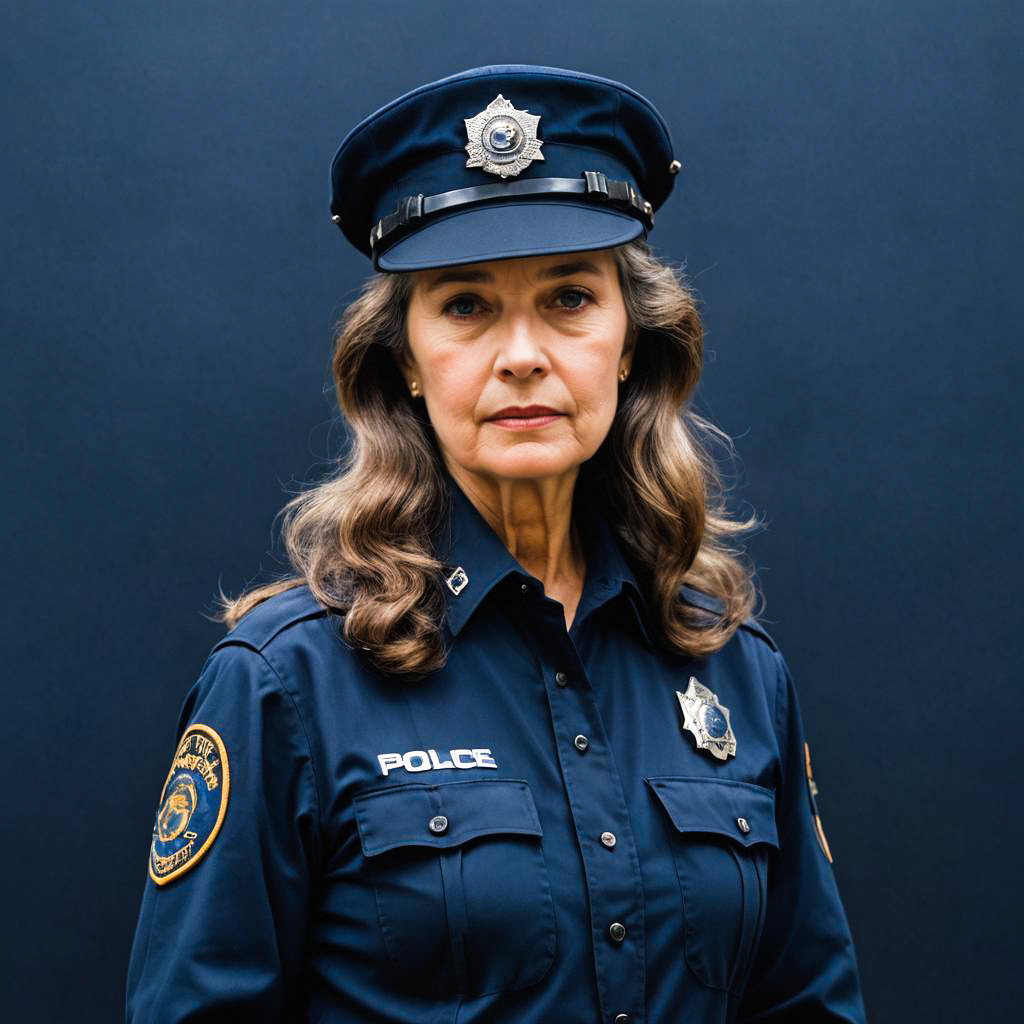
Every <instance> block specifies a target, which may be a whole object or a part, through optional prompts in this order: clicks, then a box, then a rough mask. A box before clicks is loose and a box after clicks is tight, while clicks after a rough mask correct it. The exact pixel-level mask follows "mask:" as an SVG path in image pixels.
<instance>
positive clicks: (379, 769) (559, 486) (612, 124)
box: [127, 65, 864, 1024]
mask: <svg viewBox="0 0 1024 1024" xmlns="http://www.w3.org/2000/svg"><path fill="white" fill-rule="evenodd" d="M679 169H680V163H679V160H678V159H677V158H676V156H675V154H674V152H673V147H672V142H671V138H670V135H669V131H668V128H667V127H666V125H665V122H664V120H663V119H662V117H661V116H660V115H659V113H658V112H657V110H656V109H655V108H654V107H653V106H652V104H651V103H650V102H649V101H648V100H646V99H645V98H644V97H643V96H641V95H639V94H638V93H636V92H635V91H634V90H632V89H630V88H629V87H627V86H625V85H623V84H621V83H619V82H615V81H611V80H608V79H604V78H599V77H595V76H591V75H586V74H581V73H577V72H573V71H565V70H561V69H557V68H547V67H534V66H528V65H499V66H490V67H482V68H475V69H472V70H469V71H465V72H462V73H460V74H456V75H453V76H451V77H448V78H445V79H442V80H441V81H438V82H432V83H429V84H427V85H423V86H421V87H419V88H417V89H414V90H413V91H412V92H410V93H407V94H406V95H404V96H401V97H399V98H398V99H396V100H394V101H393V102H391V103H389V104H387V105H386V106H384V107H382V108H381V109H379V110H378V111H376V112H375V113H374V114H372V115H370V116H369V117H367V118H366V119H365V120H363V121H362V122H360V123H359V124H358V125H356V126H355V127H354V128H353V129H352V130H351V131H350V132H349V133H348V135H347V136H346V137H345V139H344V141H343V142H342V144H341V146H340V148H339V149H338V151H337V153H336V155H335V157H334V160H333V162H332V165H331V188H332V202H331V211H332V215H333V218H334V221H335V223H336V224H337V225H338V227H339V228H340V229H341V231H342V232H343V233H344V235H345V237H346V238H347V239H348V240H349V241H350V242H352V244H353V245H355V246H356V247H357V248H358V249H360V251H362V252H363V253H365V254H366V256H368V257H369V258H370V259H371V260H372V263H373V267H374V269H375V270H377V271H379V273H378V274H375V275H373V276H372V277H371V279H370V281H369V282H368V284H367V286H366V288H365V289H364V291H363V293H362V294H361V295H360V296H359V298H358V299H357V300H356V302H354V303H353V304H352V306H351V307H350V308H349V310H348V311H347V314H346V317H345V318H344V320H343V322H342V324H341V325H340V328H339V334H338V338H337V350H336V355H335V359H334V374H335V381H336V385H337V390H338V396H339V401H340V404H341V407H342V410H343V412H344V413H345V415H346V417H347V419H348V422H349V425H350V428H351V431H352V438H353V449H352V452H351V453H350V455H349V456H348V457H347V459H346V460H345V461H344V462H343V463H342V465H341V466H340V467H339V470H338V473H337V474H336V475H335V476H334V477H332V478H330V479H328V480H327V481H325V482H323V483H322V484H319V485H317V486H316V487H314V488H312V489H311V490H310V491H308V492H306V493H304V494H302V495H299V496H297V497H296V498H293V499H292V501H291V502H290V503H289V507H288V515H287V516H286V520H285V534H284V535H285V539H286V543H287V546H288V550H289V554H290V556H291V559H292V562H293V563H294V568H295V576H294V578H292V579H289V580H285V581H281V582H278V583H276V584H273V585H271V586H269V587H264V588H261V589H259V590H256V591H253V592H250V593H249V594H247V595H243V596H242V597H241V598H239V599H238V600H236V601H233V602H228V604H227V605H226V607H225V611H224V618H225V621H226V622H227V623H228V625H229V626H231V627H232V628H231V629H230V632H228V634H227V635H226V636H225V637H224V638H223V639H222V640H220V641H219V642H218V643H217V644H216V645H215V646H214V648H213V649H212V651H211V652H210V654H209V656H208V658H207V660H206V662H205V664H204V665H203V667H202V670H201V672H200V674H199V677H198V679H197V681H196V682H195V684H194V685H193V686H192V688H191V690H190V691H189V692H188V694H187V696H186V698H185V701H184V704H183V706H182V709H181V715H180V718H179V722H178V728H177V733H176V737H175V743H174V747H173V753H172V758H171V766H170V770H169V772H168V775H167V779H166V782H165V784H164V787H163V790H162V792H161V794H160V799H159V801H158V806H157V810H156V813H155V816H154V822H153V833H152V845H151V851H150V857H149V867H148V878H147V880H146V885H145V891H144V895H143V901H142V910H141V915H140V918H139V923H138V929H137V933H136V937H135V942H134V946H133V949H132V956H131V963H130V966H129V976H128V991H127V1017H128V1020H129V1021H134V1022H138V1024H171V1022H178V1021H186V1020H187V1021H195V1022H198V1021H218V1022H222V1021H234V1020H238V1021H246V1022H263V1021H266V1022H270V1021H283V1020H288V1021H310V1022H312V1021H317V1022H323V1024H342V1022H359V1024H367V1022H380V1024H425V1022H428V1021H429V1022H441V1021H446V1022H453V1021H455V1020H458V1021H460V1022H462V1024H472V1022H488V1024H506V1022H513V1021H514V1022H516V1024H540V1022H553V1021H558V1022H566V1024H598V1022H607V1024H644V1022H647V1024H682V1022H686V1024H696V1022H711V1021H714V1022H716V1024H717V1022H722V1021H751V1022H754V1021H757V1022H759V1024H768V1022H782V1021H785V1022H794V1021H815V1022H818V1021H845V1022H855V1021H863V1020H864V1010H863V1006H862V1001H861V995H860V987H859V982H858V975H857V966H856V961H855V955H854V950H853V945H852V941H851V937H850V932H849V929H848V926H847V921H846V917H845V914H844V911H843V907H842V904H841V902H840V897H839V894H838V892H837V889H836V883H835V879H834V876H833V873H832V867H831V862H832V855H831V852H830V850H829V847H828V843H827V840H826V838H825V834H824V831H823V829H822V827H821V821H820V818H819V816H818V812H817V807H816V788H815V784H814V780H813V776H812V772H811V762H810V752H809V747H808V745H807V741H806V738H805V735H804V729H803V725H802V721H801V716H800V709H799V702H798V699H797V693H796V690H795V688H794V683H793V678H792V676H791V674H790V671H789V669H788V667H787V664H786V662H785V660H784V659H783V656H782V654H781V652H780V651H779V648H778V646H777V644H776V643H775V642H774V640H773V639H772V637H771V636H770V635H769V634H768V633H767V632H766V631H765V630H764V629H763V628H762V626H761V625H760V624H759V623H758V621H757V619H756V618H755V617H754V616H753V614H752V606H753V603H754V594H755V589H754V587H753V584H752V575H753V574H752V571H750V570H747V569H746V568H744V566H745V563H744V562H742V561H741V560H740V557H739V556H738V555H737V554H736V553H735V551H734V550H733V549H730V547H729V546H728V544H727V541H728V539H729V537H730V536H731V535H733V534H734V533H736V532H738V531H739V530H740V529H741V528H742V526H743V525H744V524H736V523H734V522H733V521H731V520H729V519H728V518H727V517H726V516H725V515H723V510H722V508H721V506H720V505H719V504H718V503H717V499H715V497H714V495H715V493H716V491H715V486H714V485H715V483H716V478H715V476H714V471H713V468H712V466H713V464H712V463H711V462H710V461H709V460H707V459H705V458H704V457H703V452H702V449H701V447H700V444H699V434H698V433H697V432H696V431H695V430H694V426H695V424H696V419H695V417H694V415H693V414H692V413H691V412H690V411H689V407H688V404H687V403H688V399H689V398H690V397H691V396H692V394H693V391H694V389H695V387H696V384H697V380H698V377H699V370H700V364H701V353H702V348H701V330H700V321H699V319H698V317H697V314H696V312H695V310H694V307H693V302H692V296H691V294H690V293H689V292H688V291H687V289H686V287H685V285H684V283H683V282H682V280H681V279H680V278H679V277H678V276H677V275H675V274H674V273H673V272H671V271H670V270H669V269H668V268H666V267H665V266H663V265H662V264H660V263H659V262H658V261H657V260H656V259H655V258H654V256H653V255H652V253H651V251H650V249H649V247H648V245H647V243H646V238H647V235H648V232H649V231H650V230H651V228H652V226H653V222H654V214H655V211H656V210H657V209H658V207H659V206H660V205H661V204H662V203H663V202H664V201H665V200H666V198H667V197H668V195H669V193H670V191H671V189H672V186H673V183H674V181H675V180H676V176H677V173H678V171H679Z"/></svg>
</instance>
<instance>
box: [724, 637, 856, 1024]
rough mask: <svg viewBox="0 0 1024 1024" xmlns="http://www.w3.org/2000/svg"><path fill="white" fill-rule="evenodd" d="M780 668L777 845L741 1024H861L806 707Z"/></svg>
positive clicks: (786, 670)
mask: <svg viewBox="0 0 1024 1024" xmlns="http://www.w3.org/2000/svg"><path fill="white" fill-rule="evenodd" d="M773 656H774V658H775V660H776V663H777V670H778V689H777V696H776V731H777V735H778V737H779V749H780V754H781V759H782V765H781V773H780V778H779V788H778V791H777V795H776V823H777V826H778V833H779V851H778V856H777V858H776V859H775V862H774V864H773V865H772V866H771V867H770V868H769V877H768V901H767V910H766V917H765V923H764V930H763V932H762V935H761V941H760V944H759V946H758V951H757V954H756V956H755V959H754V964H753V967H752V970H751V974H750V979H749V981H748V983H747V986H746V989H745V991H744V995H743V1000H742V1005H741V1007H740V1010H739V1015H738V1018H737V1019H738V1021H740V1022H742V1024H776V1022H780V1024H781V1022H783V1021H784V1022H785V1024H811V1022H814V1024H824V1022H826V1021H842V1022H847V1024H851V1022H853V1024H863V1021H864V1020H865V1016H864V1004H863V999H862V995H861V989H860V980H859V977H858V969H857V961H856V955H855V953H854V948H853V939H852V937H851V934H850V929H849V925H848V923H847V920H846V914H845V912H844V910H843V905H842V902H841V901H840V898H839V892H838V889H837V888H836V881H835V877H834V875H833V873H832V863H831V856H832V855H831V852H830V851H829V848H828V843H827V840H826V839H825V834H824V831H823V830H822V829H821V822H820V819H819V817H818V814H817V806H816V800H815V786H814V783H813V779H812V775H811V769H810V756H809V751H808V748H807V745H806V738H805V735H804V728H803V722H802V720H801V716H800V705H799V701H798V699H797V694H796V688H795V685H794V683H793V678H792V675H791V674H790V671H789V667H788V665H787V664H786V661H785V659H784V658H783V656H782V655H781V653H779V652H778V651H774V652H773Z"/></svg>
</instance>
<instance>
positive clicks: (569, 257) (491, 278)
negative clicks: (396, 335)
mask: <svg viewBox="0 0 1024 1024" xmlns="http://www.w3.org/2000/svg"><path fill="white" fill-rule="evenodd" d="M613 266H614V261H613V259H612V256H611V254H610V253H609V252H608V251H607V250H605V249H601V250H597V251H593V252H579V253H555V254H553V255H549V256H523V257H518V258H514V259H504V260H489V261H487V262H483V263H465V264H462V265H460V266H456V267H435V268H432V269H430V270H419V271H416V274H415V284H416V286H417V288H419V289H420V290H421V291H423V293H424V294H427V293H430V292H432V291H434V290H435V289H438V288H441V287H442V286H443V285H446V284H498V285H500V284H501V283H502V282H505V281H513V280H515V281H522V280H526V281H530V282H535V283H537V284H545V283H547V282H550V281H557V280H559V279H560V278H565V277H576V276H590V277H594V278H601V277H605V276H606V275H607V274H609V273H610V272H611V270H612V268H613Z"/></svg>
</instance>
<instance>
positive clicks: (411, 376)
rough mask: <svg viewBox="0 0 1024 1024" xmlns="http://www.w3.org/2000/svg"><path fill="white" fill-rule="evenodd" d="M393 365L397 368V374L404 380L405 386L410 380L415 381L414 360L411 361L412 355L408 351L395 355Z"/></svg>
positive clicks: (403, 350)
mask: <svg viewBox="0 0 1024 1024" xmlns="http://www.w3.org/2000/svg"><path fill="white" fill-rule="evenodd" d="M395 365H396V366H397V367H398V372H399V373H400V374H401V375H402V376H403V377H404V378H405V382H406V384H408V383H409V381H410V380H416V376H417V369H416V360H415V359H413V357H412V353H411V352H409V350H408V349H402V350H401V351H400V352H396V353H395Z"/></svg>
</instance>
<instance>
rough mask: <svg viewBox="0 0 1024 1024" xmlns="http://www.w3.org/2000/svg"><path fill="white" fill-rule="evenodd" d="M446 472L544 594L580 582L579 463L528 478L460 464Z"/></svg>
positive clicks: (581, 550)
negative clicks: (575, 502)
mask: <svg viewBox="0 0 1024 1024" xmlns="http://www.w3.org/2000/svg"><path fill="white" fill-rule="evenodd" d="M449 472H450V473H451V475H452V477H453V479H454V480H455V482H456V483H457V484H458V485H459V487H461V488H462V491H463V493H464V494H465V495H466V497H467V498H468V499H469V500H470V501H471V502H472V503H473V505H474V506H475V507H476V509H477V511H478V512H479V513H480V515H481V516H483V518H484V520H485V521H486V522H487V524H488V525H489V526H490V527H491V529H492V530H494V532H495V533H496V534H497V535H498V536H499V537H500V538H501V539H502V541H503V542H504V544H505V547H507V548H508V550H509V553H510V554H511V555H512V557H513V558H515V560H516V561H517V562H518V563H519V564H520V565H521V566H522V567H523V569H524V570H526V572H528V573H529V574H530V575H531V576H535V577H536V578H537V579H539V580H541V581H542V582H543V583H544V589H545V590H546V591H547V592H548V593H551V592H552V591H553V590H559V589H562V588H572V587H574V586H577V585H578V584H579V583H580V581H581V580H582V579H583V575H584V571H585V565H584V557H583V548H582V544H581V543H580V540H579V536H578V533H577V531H576V529H575V527H574V525H573V522H572V499H573V492H574V489H575V486H576V478H577V476H578V468H576V467H574V468H573V470H572V471H571V473H566V474H562V475H559V476H551V477H535V478H528V479H508V478H505V477H494V476H482V475H481V474H478V473H473V472H470V471H467V470H465V469H463V468H461V467H459V466H455V467H451V466H449Z"/></svg>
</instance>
